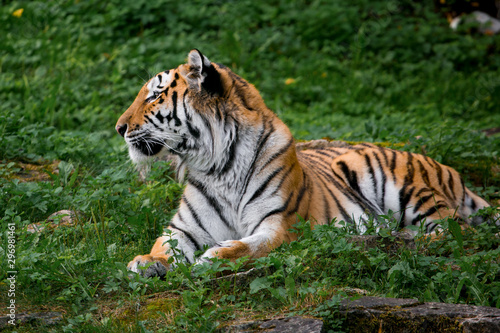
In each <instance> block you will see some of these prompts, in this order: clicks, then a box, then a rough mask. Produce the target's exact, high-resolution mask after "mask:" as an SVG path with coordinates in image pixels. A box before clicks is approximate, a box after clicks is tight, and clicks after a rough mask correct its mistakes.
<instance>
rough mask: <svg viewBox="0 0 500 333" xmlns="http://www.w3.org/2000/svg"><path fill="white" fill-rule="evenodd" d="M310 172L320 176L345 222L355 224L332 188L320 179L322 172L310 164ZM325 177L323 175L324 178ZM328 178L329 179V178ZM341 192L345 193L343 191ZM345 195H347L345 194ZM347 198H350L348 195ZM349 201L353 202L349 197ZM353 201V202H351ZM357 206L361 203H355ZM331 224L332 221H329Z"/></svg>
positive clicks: (322, 181)
mask: <svg viewBox="0 0 500 333" xmlns="http://www.w3.org/2000/svg"><path fill="white" fill-rule="evenodd" d="M306 162H307V163H311V162H310V161H309V160H306ZM310 166H311V167H310V170H312V172H314V173H315V174H316V175H317V176H318V179H319V180H320V181H321V183H323V186H324V188H326V190H327V191H328V194H330V196H331V198H332V199H333V201H335V204H336V205H337V208H338V209H339V210H340V214H341V215H342V218H343V219H344V221H345V222H349V223H354V222H353V220H352V219H351V217H350V216H349V214H347V212H346V210H345V209H344V207H343V206H342V205H341V204H340V201H339V200H338V199H337V197H336V196H335V194H333V192H332V190H331V189H330V187H329V186H328V184H327V183H326V182H325V181H324V180H323V179H322V178H321V177H320V175H321V173H322V170H319V169H317V168H314V166H313V165H312V164H310ZM324 176H325V175H323V177H324ZM327 178H328V177H327ZM333 185H334V186H336V187H337V188H338V186H337V185H335V184H333ZM341 192H343V191H342V190H341ZM344 195H345V194H344ZM346 197H348V196H347V195H346ZM348 199H349V200H351V199H350V198H349V197H348ZM351 201H352V200H351ZM355 204H357V205H359V202H355ZM329 222H331V220H330V221H329Z"/></svg>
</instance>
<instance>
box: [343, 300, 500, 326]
mask: <svg viewBox="0 0 500 333" xmlns="http://www.w3.org/2000/svg"><path fill="white" fill-rule="evenodd" d="M339 310H340V316H341V317H342V318H345V322H344V324H345V328H347V329H349V332H378V331H380V330H382V331H383V332H466V333H469V332H470V333H473V332H474V333H475V332H482V333H483V332H484V333H490V332H491V333H498V332H500V309H497V308H491V307H486V306H473V305H464V304H446V303H432V302H430V303H420V302H418V301H417V300H412V299H397V298H383V297H362V298H360V299H357V300H353V301H351V300H343V301H342V302H341V304H340V307H339Z"/></svg>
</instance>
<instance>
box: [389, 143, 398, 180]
mask: <svg viewBox="0 0 500 333" xmlns="http://www.w3.org/2000/svg"><path fill="white" fill-rule="evenodd" d="M391 152H392V159H391V166H390V169H391V173H392V178H393V180H394V183H396V155H397V154H396V151H394V150H391Z"/></svg>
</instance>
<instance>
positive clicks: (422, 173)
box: [417, 160, 432, 187]
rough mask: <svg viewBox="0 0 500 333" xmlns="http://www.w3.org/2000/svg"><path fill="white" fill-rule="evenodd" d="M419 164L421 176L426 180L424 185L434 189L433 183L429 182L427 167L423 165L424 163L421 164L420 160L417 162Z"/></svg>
mask: <svg viewBox="0 0 500 333" xmlns="http://www.w3.org/2000/svg"><path fill="white" fill-rule="evenodd" d="M417 163H418V167H419V169H420V175H421V176H422V179H423V180H424V183H425V184H426V185H427V186H428V187H432V185H431V181H430V180H429V173H428V172H427V169H426V168H425V166H424V165H423V164H422V162H420V160H417Z"/></svg>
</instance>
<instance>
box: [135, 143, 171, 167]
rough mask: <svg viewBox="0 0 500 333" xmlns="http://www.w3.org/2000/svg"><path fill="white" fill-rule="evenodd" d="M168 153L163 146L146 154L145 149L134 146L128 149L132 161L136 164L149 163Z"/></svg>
mask: <svg viewBox="0 0 500 333" xmlns="http://www.w3.org/2000/svg"><path fill="white" fill-rule="evenodd" d="M167 153H168V151H167V149H166V148H165V147H163V146H162V147H160V149H155V150H150V151H146V152H144V151H143V149H140V148H138V147H136V146H133V145H129V147H128V154H129V156H130V159H131V160H132V162H133V163H135V164H141V163H144V162H147V161H149V160H150V159H152V158H154V157H161V156H164V155H166V154H167Z"/></svg>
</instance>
